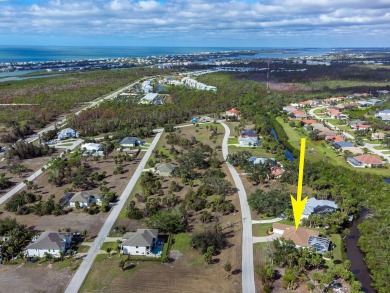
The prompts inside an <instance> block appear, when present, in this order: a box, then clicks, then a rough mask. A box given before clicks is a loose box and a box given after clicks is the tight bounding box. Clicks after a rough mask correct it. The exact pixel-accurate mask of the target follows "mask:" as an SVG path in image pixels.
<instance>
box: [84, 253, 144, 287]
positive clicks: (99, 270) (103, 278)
mask: <svg viewBox="0 0 390 293" xmlns="http://www.w3.org/2000/svg"><path fill="white" fill-rule="evenodd" d="M126 258H127V257H125V256H123V257H121V259H123V260H126ZM119 260H120V258H118V256H116V255H115V256H112V257H108V255H107V254H98V255H97V256H96V259H95V261H94V262H93V265H92V267H91V270H90V271H89V273H88V275H87V277H86V279H85V280H84V283H83V285H82V286H81V288H80V291H79V292H84V291H87V292H92V291H100V292H103V291H104V290H105V289H107V288H106V287H107V286H108V285H109V284H111V282H112V280H113V279H116V278H126V277H128V276H129V275H131V274H133V273H134V272H136V271H137V270H139V269H141V268H144V267H146V266H148V265H150V262H141V263H140V264H138V265H136V266H135V267H134V268H131V269H127V270H124V271H122V269H120V268H119V264H118V263H119Z"/></svg>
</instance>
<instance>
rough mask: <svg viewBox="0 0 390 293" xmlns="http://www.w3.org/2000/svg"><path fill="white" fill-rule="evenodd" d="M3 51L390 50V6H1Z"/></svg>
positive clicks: (217, 0) (324, 1)
mask: <svg viewBox="0 0 390 293" xmlns="http://www.w3.org/2000/svg"><path fill="white" fill-rule="evenodd" d="M0 45H69V46H77V45H81V46H85V45H106V46H110V45H111V46H118V45H119V46H122V45H123V46H142V45H145V46H235V47H244V46H253V47H256V46H258V47H266V46H268V47H269V46H270V47H353V46H355V47H389V46H390V0H263V1H250V0H246V1H245V0H234V1H221V0H214V1H213V0H191V1H190V0H162V1H149V0H147V1H135V0H111V1H110V0H94V1H89V0H84V1H75V0H63V1H61V0H53V1H45V0H36V1H33V0H25V1H22V0H0Z"/></svg>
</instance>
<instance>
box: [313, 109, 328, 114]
mask: <svg viewBox="0 0 390 293" xmlns="http://www.w3.org/2000/svg"><path fill="white" fill-rule="evenodd" d="M324 111H325V108H321V109H315V110H314V114H317V115H318V114H321V113H324Z"/></svg>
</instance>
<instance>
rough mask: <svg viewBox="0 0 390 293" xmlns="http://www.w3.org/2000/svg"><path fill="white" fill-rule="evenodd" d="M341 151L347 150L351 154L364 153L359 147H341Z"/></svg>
mask: <svg viewBox="0 0 390 293" xmlns="http://www.w3.org/2000/svg"><path fill="white" fill-rule="evenodd" d="M342 150H343V152H346V151H349V152H351V153H352V154H353V155H361V154H363V153H364V151H363V150H362V149H361V148H360V147H343V148H342Z"/></svg>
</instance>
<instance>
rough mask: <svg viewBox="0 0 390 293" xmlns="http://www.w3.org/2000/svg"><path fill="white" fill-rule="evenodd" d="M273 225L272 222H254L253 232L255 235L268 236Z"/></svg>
mask: <svg viewBox="0 0 390 293" xmlns="http://www.w3.org/2000/svg"><path fill="white" fill-rule="evenodd" d="M270 227H272V224H253V225H252V233H253V236H257V237H263V236H268V233H267V231H268V230H269V228H270Z"/></svg>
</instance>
